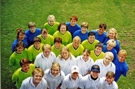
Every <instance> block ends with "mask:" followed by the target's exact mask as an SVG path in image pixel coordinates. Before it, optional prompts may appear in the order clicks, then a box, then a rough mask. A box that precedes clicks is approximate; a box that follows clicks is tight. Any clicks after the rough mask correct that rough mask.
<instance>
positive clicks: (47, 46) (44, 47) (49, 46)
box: [42, 44, 52, 51]
mask: <svg viewBox="0 0 135 89" xmlns="http://www.w3.org/2000/svg"><path fill="white" fill-rule="evenodd" d="M46 49H49V50H50V51H51V49H52V47H51V45H49V44H45V45H43V47H42V50H43V51H44V50H46Z"/></svg>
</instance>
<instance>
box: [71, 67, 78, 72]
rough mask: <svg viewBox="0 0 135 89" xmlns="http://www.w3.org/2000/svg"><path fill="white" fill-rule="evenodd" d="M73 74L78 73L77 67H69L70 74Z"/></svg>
mask: <svg viewBox="0 0 135 89" xmlns="http://www.w3.org/2000/svg"><path fill="white" fill-rule="evenodd" d="M74 72H77V73H79V67H78V66H76V65H74V66H72V67H71V73H74Z"/></svg>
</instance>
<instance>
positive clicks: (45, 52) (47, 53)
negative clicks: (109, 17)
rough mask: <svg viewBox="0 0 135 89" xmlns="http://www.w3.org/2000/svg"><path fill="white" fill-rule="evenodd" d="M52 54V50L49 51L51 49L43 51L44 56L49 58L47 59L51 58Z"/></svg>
mask: <svg viewBox="0 0 135 89" xmlns="http://www.w3.org/2000/svg"><path fill="white" fill-rule="evenodd" d="M50 53H51V50H49V49H45V50H44V51H43V54H44V56H45V57H47V58H48V57H49V55H50Z"/></svg>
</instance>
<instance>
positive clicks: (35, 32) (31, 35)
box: [25, 22, 41, 46]
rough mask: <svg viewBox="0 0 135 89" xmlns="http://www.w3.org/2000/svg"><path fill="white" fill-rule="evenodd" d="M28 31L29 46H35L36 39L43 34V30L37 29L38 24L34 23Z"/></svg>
mask: <svg viewBox="0 0 135 89" xmlns="http://www.w3.org/2000/svg"><path fill="white" fill-rule="evenodd" d="M28 28H29V29H28V30H27V31H25V34H26V36H27V38H28V46H30V45H32V44H33V39H34V37H36V36H38V35H39V34H40V33H41V29H39V28H36V24H35V23H34V22H29V24H28Z"/></svg>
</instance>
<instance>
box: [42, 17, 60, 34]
mask: <svg viewBox="0 0 135 89" xmlns="http://www.w3.org/2000/svg"><path fill="white" fill-rule="evenodd" d="M59 24H60V23H59V22H55V16H54V15H49V16H48V22H46V23H45V24H44V26H43V28H46V29H47V30H48V34H50V35H53V34H54V33H55V32H56V31H57V30H58V26H59Z"/></svg>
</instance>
